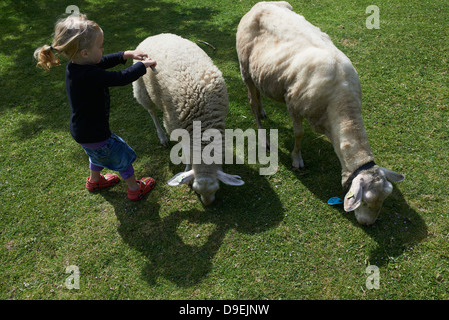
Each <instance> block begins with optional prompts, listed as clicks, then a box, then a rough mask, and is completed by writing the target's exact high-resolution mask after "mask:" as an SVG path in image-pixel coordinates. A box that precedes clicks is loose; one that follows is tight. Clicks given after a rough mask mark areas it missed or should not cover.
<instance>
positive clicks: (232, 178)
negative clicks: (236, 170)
mask: <svg viewBox="0 0 449 320" xmlns="http://www.w3.org/2000/svg"><path fill="white" fill-rule="evenodd" d="M217 177H218V180H220V181H221V182H223V183H224V184H227V185H230V186H241V185H243V184H244V183H245V182H244V181H243V180H242V179H241V178H240V176H237V175H231V174H227V173H224V172H223V171H221V170H217Z"/></svg>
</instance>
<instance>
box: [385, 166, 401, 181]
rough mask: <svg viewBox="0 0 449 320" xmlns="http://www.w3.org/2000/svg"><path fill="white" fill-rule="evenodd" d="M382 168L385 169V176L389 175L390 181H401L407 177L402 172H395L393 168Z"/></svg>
mask: <svg viewBox="0 0 449 320" xmlns="http://www.w3.org/2000/svg"><path fill="white" fill-rule="evenodd" d="M379 169H380V170H382V171H383V173H385V176H386V177H387V179H388V180H389V181H393V182H401V181H402V180H404V179H405V177H404V175H402V174H400V173H396V172H393V171H391V170H388V169H385V168H382V167H379Z"/></svg>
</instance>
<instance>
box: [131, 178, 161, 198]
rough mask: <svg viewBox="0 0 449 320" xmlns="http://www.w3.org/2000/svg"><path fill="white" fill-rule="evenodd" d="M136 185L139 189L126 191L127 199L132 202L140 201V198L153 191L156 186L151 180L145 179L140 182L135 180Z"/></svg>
mask: <svg viewBox="0 0 449 320" xmlns="http://www.w3.org/2000/svg"><path fill="white" fill-rule="evenodd" d="M137 183H138V184H139V189H137V190H130V189H128V199H130V200H132V201H138V200H140V199H142V197H143V196H144V195H145V194H147V193H148V192H150V191H151V190H153V189H154V186H155V184H156V181H154V179H153V178H150V177H145V178H142V179H140V180H137Z"/></svg>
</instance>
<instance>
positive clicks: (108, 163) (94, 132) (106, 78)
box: [34, 15, 156, 201]
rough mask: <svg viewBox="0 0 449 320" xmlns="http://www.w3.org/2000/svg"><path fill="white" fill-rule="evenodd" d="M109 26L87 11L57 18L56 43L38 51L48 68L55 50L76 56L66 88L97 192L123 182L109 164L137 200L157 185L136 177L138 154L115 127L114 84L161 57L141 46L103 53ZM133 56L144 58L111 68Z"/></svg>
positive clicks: (88, 182) (89, 181) (75, 129)
mask: <svg viewBox="0 0 449 320" xmlns="http://www.w3.org/2000/svg"><path fill="white" fill-rule="evenodd" d="M103 50H104V49H103V31H102V29H101V28H100V27H99V26H98V24H96V23H95V22H93V21H91V20H88V19H87V17H86V16H85V15H80V16H79V17H76V16H69V17H67V18H65V19H62V20H59V21H58V22H57V23H56V27H55V35H54V40H53V44H52V45H51V46H48V45H45V46H43V47H40V48H38V49H37V50H36V51H35V53H34V56H35V58H36V59H37V60H38V63H37V64H38V66H40V67H42V68H43V69H45V70H49V69H50V67H53V66H56V65H59V64H60V63H59V59H58V58H57V57H56V56H55V55H54V52H56V53H58V54H61V55H62V56H64V57H66V58H68V59H69V60H70V61H69V63H68V65H67V68H66V78H65V84H66V91H67V96H68V99H69V103H70V110H71V115H70V133H71V134H72V137H73V138H74V139H75V141H76V142H77V143H79V144H80V145H81V146H82V147H83V149H84V151H85V152H86V154H87V155H88V156H89V162H90V176H89V177H88V178H87V179H86V188H87V189H88V190H89V191H94V190H98V189H102V188H106V187H109V186H112V185H115V184H117V183H118V182H119V181H120V179H119V177H118V175H117V174H115V173H110V174H106V175H102V174H101V171H102V169H103V168H108V169H110V170H113V171H118V172H119V173H120V175H121V177H122V178H123V179H124V180H125V181H126V183H127V185H128V198H129V199H131V200H134V201H137V200H139V199H141V198H142V196H143V195H145V194H146V193H148V192H149V191H151V190H152V189H153V188H154V185H155V181H154V179H153V178H151V177H144V178H142V179H140V180H136V177H135V175H134V168H133V165H132V163H133V162H134V161H135V159H136V153H135V152H134V150H133V149H132V148H131V147H130V146H128V144H127V143H126V142H125V141H123V139H122V138H120V137H118V136H117V135H115V134H114V133H112V132H111V131H110V129H109V109H110V97H109V89H108V88H109V87H112V86H123V85H127V84H130V83H132V82H133V81H135V80H137V79H138V78H139V77H141V76H142V75H144V74H145V73H146V69H147V68H148V67H154V66H156V61H154V60H151V59H148V55H146V54H145V53H143V52H141V51H137V50H136V51H124V52H123V51H122V52H117V53H113V54H108V55H105V56H103ZM127 59H136V60H141V61H142V62H139V63H136V64H134V65H132V66H131V67H129V68H127V69H124V70H122V71H119V72H111V71H106V69H109V68H112V67H114V66H116V65H118V64H120V63H121V64H125V63H126V60H127Z"/></svg>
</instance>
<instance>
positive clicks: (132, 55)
mask: <svg viewBox="0 0 449 320" xmlns="http://www.w3.org/2000/svg"><path fill="white" fill-rule="evenodd" d="M147 58H148V55H147V54H146V53H145V52H142V51H140V50H129V51H125V53H124V54H123V59H124V60H128V59H134V60H144V59H147Z"/></svg>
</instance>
